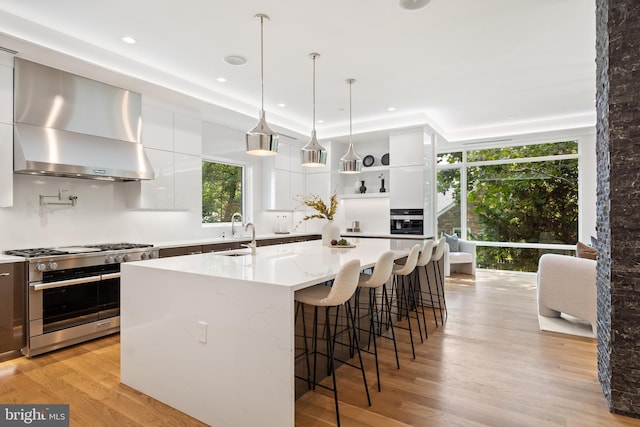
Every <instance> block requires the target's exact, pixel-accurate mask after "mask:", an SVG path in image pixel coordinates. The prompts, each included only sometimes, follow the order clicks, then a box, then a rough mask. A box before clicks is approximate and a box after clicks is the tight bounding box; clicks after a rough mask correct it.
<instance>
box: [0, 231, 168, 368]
mask: <svg viewBox="0 0 640 427" xmlns="http://www.w3.org/2000/svg"><path fill="white" fill-rule="evenodd" d="M5 253H6V254H8V255H16V256H22V257H25V258H27V261H28V262H27V263H26V264H27V272H26V277H27V284H28V286H27V289H28V291H27V301H28V303H27V313H28V321H27V346H26V347H25V348H24V349H23V351H22V352H23V353H24V354H25V355H26V356H28V357H31V356H35V355H38V354H42V353H45V352H48V351H51V350H55V349H58V348H62V347H66V346H69V345H73V344H77V343H80V342H83V341H87V340H90V339H94V338H98V337H101V336H104V335H108V334H112V333H115V332H118V331H119V330H120V264H121V263H123V262H128V261H141V260H146V259H151V258H157V257H158V249H157V248H154V247H153V245H150V244H137V243H107V244H97V245H83V246H65V247H56V248H32V249H15V250H9V251H5Z"/></svg>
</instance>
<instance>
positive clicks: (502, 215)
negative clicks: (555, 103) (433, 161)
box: [438, 141, 578, 271]
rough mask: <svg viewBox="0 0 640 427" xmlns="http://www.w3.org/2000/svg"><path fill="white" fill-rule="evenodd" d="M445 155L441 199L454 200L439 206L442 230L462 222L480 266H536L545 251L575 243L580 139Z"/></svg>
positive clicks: (440, 179) (450, 229) (441, 163)
mask: <svg viewBox="0 0 640 427" xmlns="http://www.w3.org/2000/svg"><path fill="white" fill-rule="evenodd" d="M463 159H464V161H463ZM438 160H439V161H438V200H439V202H440V200H443V201H444V202H443V206H445V205H446V206H447V209H443V207H441V206H440V205H439V206H438V231H439V232H446V233H451V232H456V231H457V229H460V232H459V233H457V234H458V235H459V236H461V237H462V236H464V238H465V239H469V240H474V241H476V242H477V243H478V245H477V265H478V267H485V268H494V269H495V268H497V269H509V270H518V271H536V269H537V265H538V259H539V257H540V256H541V254H542V253H546V252H560V253H567V252H568V251H567V249H566V246H567V245H575V244H576V241H577V239H578V143H577V142H576V141H563V142H557V143H544V144H535V145H523V146H510V147H500V148H489V149H482V150H468V151H466V152H448V153H441V154H439V155H438ZM462 182H464V183H466V185H462V184H461V183H462ZM439 204H440V203H439ZM456 220H457V221H459V222H460V226H456ZM483 242H484V243H483Z"/></svg>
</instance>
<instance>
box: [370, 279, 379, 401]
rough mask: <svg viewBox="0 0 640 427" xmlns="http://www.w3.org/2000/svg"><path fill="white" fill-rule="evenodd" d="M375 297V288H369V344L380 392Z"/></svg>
mask: <svg viewBox="0 0 640 427" xmlns="http://www.w3.org/2000/svg"><path fill="white" fill-rule="evenodd" d="M375 297H376V290H375V288H369V317H370V319H371V325H370V327H369V343H371V341H373V354H374V356H375V360H376V378H377V380H378V391H380V368H379V366H378V344H377V343H376V341H377V340H376V332H375V329H376V326H375V324H376V321H377V318H378V313H377V312H376V313H374V310H375V309H376V307H375Z"/></svg>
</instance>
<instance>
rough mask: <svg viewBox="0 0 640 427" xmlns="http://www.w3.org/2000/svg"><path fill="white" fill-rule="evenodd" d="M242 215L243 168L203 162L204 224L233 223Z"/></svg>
mask: <svg viewBox="0 0 640 427" xmlns="http://www.w3.org/2000/svg"><path fill="white" fill-rule="evenodd" d="M235 212H240V213H241V214H242V166H236V165H228V164H224V163H215V162H209V161H203V162H202V222H203V223H215V222H231V216H232V215H233V214H234V213H235Z"/></svg>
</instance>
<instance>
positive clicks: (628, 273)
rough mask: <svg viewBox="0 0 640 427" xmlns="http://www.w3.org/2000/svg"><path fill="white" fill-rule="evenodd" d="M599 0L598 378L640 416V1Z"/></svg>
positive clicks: (610, 395) (617, 406)
mask: <svg viewBox="0 0 640 427" xmlns="http://www.w3.org/2000/svg"><path fill="white" fill-rule="evenodd" d="M596 3H597V12H596V28H597V40H596V47H597V48H596V51H597V59H596V63H597V112H598V119H597V133H598V141H597V146H596V149H597V155H598V201H597V221H598V226H597V234H598V267H597V289H598V379H599V381H600V385H601V387H602V391H603V393H604V395H605V397H606V399H607V401H608V403H609V409H610V410H611V412H615V413H619V414H624V415H629V416H633V417H640V2H639V1H638V0H597V1H596Z"/></svg>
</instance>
